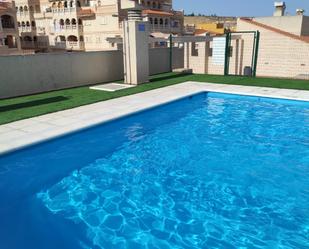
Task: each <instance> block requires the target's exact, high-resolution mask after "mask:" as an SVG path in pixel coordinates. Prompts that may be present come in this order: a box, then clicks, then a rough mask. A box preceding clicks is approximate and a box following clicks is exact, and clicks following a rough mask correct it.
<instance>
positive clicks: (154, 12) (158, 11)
mask: <svg viewBox="0 0 309 249" xmlns="http://www.w3.org/2000/svg"><path fill="white" fill-rule="evenodd" d="M143 14H146V15H159V16H173V13H171V12H166V11H160V10H143Z"/></svg>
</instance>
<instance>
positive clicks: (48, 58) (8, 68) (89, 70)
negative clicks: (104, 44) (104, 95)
mask: <svg viewBox="0 0 309 249" xmlns="http://www.w3.org/2000/svg"><path fill="white" fill-rule="evenodd" d="M122 74H123V67H122V53H121V52H120V51H108V52H88V53H82V52H80V53H57V54H36V55H27V56H3V57H0V98H6V97H12V96H18V95H26V94H31V93H38V92H44V91H51V90H56V89H62V88H69V87H76V86H82V85H90V84H96V83H101V82H107V81H113V80H118V79H120V78H121V75H122Z"/></svg>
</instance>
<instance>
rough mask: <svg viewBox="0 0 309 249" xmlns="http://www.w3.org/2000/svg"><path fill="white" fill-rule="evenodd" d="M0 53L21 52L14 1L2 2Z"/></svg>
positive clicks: (0, 9)
mask: <svg viewBox="0 0 309 249" xmlns="http://www.w3.org/2000/svg"><path fill="white" fill-rule="evenodd" d="M0 20H1V21H0V55H8V54H17V53H20V52H21V47H20V42H19V36H18V29H17V20H16V11H15V5H14V3H10V2H0Z"/></svg>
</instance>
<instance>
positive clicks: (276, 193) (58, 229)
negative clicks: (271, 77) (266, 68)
mask: <svg viewBox="0 0 309 249" xmlns="http://www.w3.org/2000/svg"><path fill="white" fill-rule="evenodd" d="M308 168H309V104H308V103H307V102H298V101H286V100H279V99H269V98H259V97H248V96H246V97H245V96H240V95H230V94H219V93H201V94H197V95H194V96H191V97H188V98H185V99H181V100H179V101H175V102H172V103H169V104H166V105H163V106H160V107H157V108H154V109H151V110H148V111H145V112H141V113H137V114H134V115H131V116H128V117H125V118H122V119H119V120H116V121H113V122H109V123H105V124H102V125H100V126H97V127H94V128H91V129H88V130H84V131H81V132H78V133H74V134H71V135H68V136H64V137H61V138H58V139H55V140H51V141H49V142H46V143H42V144H38V145H35V146H32V147H29V148H27V149H23V150H20V151H17V152H14V153H11V154H8V155H5V156H2V157H0V221H1V222H0V248H1V249H15V248H17V249H28V248H31V249H42V248H44V249H45V248H46V249H55V248H64V249H71V248H74V249H75V248H93V249H99V248H108V249H109V248H134V249H135V248H160V249H161V248H308V246H307V241H308V233H309V221H308V218H309V217H308V214H309V210H308V207H309V170H308Z"/></svg>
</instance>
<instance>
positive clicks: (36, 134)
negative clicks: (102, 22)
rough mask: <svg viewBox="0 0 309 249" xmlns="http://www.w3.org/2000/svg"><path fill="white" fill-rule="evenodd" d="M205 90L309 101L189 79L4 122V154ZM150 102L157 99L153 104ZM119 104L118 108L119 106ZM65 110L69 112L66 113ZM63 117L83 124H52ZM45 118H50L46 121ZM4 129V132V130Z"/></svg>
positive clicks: (289, 93) (294, 94)
mask: <svg viewBox="0 0 309 249" xmlns="http://www.w3.org/2000/svg"><path fill="white" fill-rule="evenodd" d="M202 92H215V93H225V94H238V95H243V96H253V97H265V98H274V99H283V100H294V101H295V100H296V101H304V102H309V91H304V90H296V89H280V88H269V87H256V86H242V85H227V84H218V83H204V82H193V81H188V82H184V83H180V84H176V85H172V86H167V87H163V88H158V89H154V90H150V91H146V92H143V93H137V94H133V95H129V96H124V97H120V98H116V99H111V100H107V101H101V102H98V103H94V104H89V105H86V106H81V107H76V108H72V109H68V110H64V111H59V112H54V113H50V114H45V115H41V116H39V117H33V118H28V119H24V120H20V121H16V122H12V123H8V124H4V125H0V156H4V155H7V154H10V153H12V152H14V151H17V150H21V149H25V148H27V147H30V146H35V145H37V144H40V143H44V142H48V141H50V140H53V139H56V138H59V137H63V136H66V135H69V134H72V133H76V132H80V131H82V130H85V129H89V128H92V127H95V126H98V125H100V124H103V123H107V122H112V121H114V120H116V119H120V118H124V117H126V116H129V115H133V114H136V113H139V112H143V111H147V110H149V109H152V108H156V107H158V106H161V105H164V104H167V103H170V102H173V101H177V100H179V99H182V98H186V97H189V96H191V95H195V94H198V93H202ZM137 100H139V101H137ZM149 101H154V102H152V103H151V104H149ZM130 104H132V106H128V105H130ZM118 105H120V106H121V107H122V108H119V106H118ZM116 106H118V107H117V108H116ZM100 108H106V111H103V112H98V109H100ZM109 108H111V109H112V110H108V109H109ZM79 110H80V112H79ZM104 110H105V109H104ZM89 112H90V114H91V113H93V114H94V115H92V116H91V115H90V116H89V117H92V118H90V119H89V120H88V119H87V118H85V119H82V118H81V119H79V115H80V114H81V115H83V114H84V115H85V114H88V113H89ZM64 113H65V114H66V115H64ZM70 114H71V115H70ZM98 115H102V117H101V118H97V117H95V116H98ZM86 116H87V115H86ZM48 118H49V119H48ZM62 118H68V119H70V118H71V119H72V121H73V120H74V121H80V123H79V124H78V125H75V126H74V125H73V127H72V124H74V122H71V123H67V124H64V125H57V124H55V123H54V125H53V124H51V123H49V122H51V121H53V119H55V120H57V119H58V120H61V119H62ZM44 119H46V120H45V121H44ZM35 124H38V126H40V125H43V126H44V124H45V125H46V126H47V127H48V126H50V128H49V129H46V130H44V129H43V130H36V129H35V128H34V129H30V130H29V126H31V125H34V126H35ZM5 128H7V131H5ZM1 130H4V131H2V132H1ZM27 130H28V131H27ZM14 131H15V133H16V134H15V135H16V136H13V137H14V138H11V139H9V138H7V139H3V134H4V135H5V134H8V133H13V134H11V135H14ZM18 133H19V134H18ZM21 133H23V134H21ZM46 133H49V135H46ZM1 137H2V139H1ZM7 137H9V136H7ZM19 139H21V141H22V142H14V141H15V140H19ZM13 140H14V141H13ZM12 141H13V142H12ZM4 144H5V145H4Z"/></svg>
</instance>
